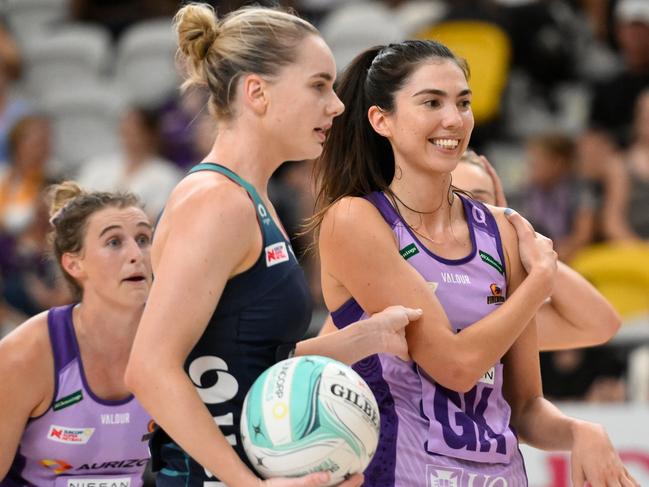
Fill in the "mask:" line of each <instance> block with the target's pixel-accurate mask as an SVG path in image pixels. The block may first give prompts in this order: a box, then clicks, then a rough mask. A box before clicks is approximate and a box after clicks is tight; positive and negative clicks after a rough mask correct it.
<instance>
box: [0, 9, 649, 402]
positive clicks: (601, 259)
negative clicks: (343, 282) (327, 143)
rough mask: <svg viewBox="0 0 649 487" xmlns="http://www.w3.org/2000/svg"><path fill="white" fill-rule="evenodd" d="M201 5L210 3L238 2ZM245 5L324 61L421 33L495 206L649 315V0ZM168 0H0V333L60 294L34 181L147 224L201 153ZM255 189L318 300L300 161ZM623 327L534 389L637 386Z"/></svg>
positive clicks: (554, 392)
mask: <svg viewBox="0 0 649 487" xmlns="http://www.w3.org/2000/svg"><path fill="white" fill-rule="evenodd" d="M209 3H211V4H212V5H214V7H215V8H216V9H217V12H218V13H219V14H225V13H227V12H228V11H230V10H232V9H236V8H238V7H240V6H242V5H245V4H246V3H251V2H243V1H234V0H230V1H217V0H213V1H212V2H209ZM254 3H257V4H265V5H273V4H277V3H280V4H282V5H283V6H288V7H292V8H294V9H295V10H296V11H297V12H298V13H300V14H301V15H302V16H304V17H305V18H307V19H308V20H310V21H312V22H313V23H314V24H315V25H316V26H317V27H318V28H319V29H320V30H321V32H322V35H323V37H324V38H325V40H326V41H327V43H328V44H329V45H330V46H331V48H332V51H333V53H334V56H335V57H336V60H337V64H338V68H339V70H342V69H344V66H345V64H346V63H348V62H349V61H350V60H351V59H352V58H353V56H354V55H355V54H356V53H358V52H360V51H361V50H362V49H364V48H366V47H369V46H372V45H375V44H385V43H389V42H391V41H395V40H400V39H404V38H426V37H432V38H436V39H439V40H441V41H442V42H444V43H445V44H447V45H449V46H450V47H451V48H452V49H454V50H455V51H456V52H458V53H459V54H460V55H462V56H463V57H466V58H467V60H468V61H469V64H470V66H471V71H472V78H471V86H472V89H473V91H474V103H473V106H474V113H475V117H476V129H475V131H474V136H473V138H472V146H473V148H474V149H475V150H477V151H478V152H480V153H482V154H485V155H486V156H487V158H488V159H489V160H490V161H491V162H492V164H493V165H494V166H495V167H496V169H497V170H498V172H499V174H500V176H501V178H502V181H503V184H504V186H505V190H506V192H507V196H508V200H509V202H510V205H511V206H512V207H514V208H516V209H518V210H519V211H520V212H521V213H522V214H523V215H524V216H525V217H527V218H528V219H529V220H530V221H531V222H532V223H533V225H534V226H535V228H536V229H537V231H538V232H540V233H543V234H545V235H547V236H548V237H550V238H552V239H553V241H554V243H555V247H556V249H557V251H558V253H559V256H560V258H561V259H562V260H563V261H565V262H566V263H568V264H570V265H574V267H575V268H576V269H577V270H579V271H580V272H582V273H584V275H585V276H586V277H588V278H589V279H591V280H592V281H593V282H594V283H595V284H596V286H597V287H599V288H600V289H601V290H602V292H604V293H605V295H607V297H610V298H611V300H612V301H613V304H614V305H616V307H617V308H618V311H619V312H620V313H621V314H622V315H623V317H624V318H625V319H626V320H627V321H628V322H631V321H633V320H634V319H636V317H637V316H645V315H643V313H645V314H646V313H647V312H649V250H648V249H649V247H648V246H647V240H648V239H649V0H453V1H451V0H447V1H444V0H384V1H380V0H374V1H361V0H292V1H285V2H284V1H281V2H273V1H271V0H267V1H259V0H257V1H256V2H254ZM177 6H178V2H177V1H171V0H164V1H163V0H111V1H101V0H8V1H6V2H4V3H3V6H2V7H0V19H1V23H0V335H2V334H3V333H6V332H7V331H9V330H10V329H11V328H12V327H13V326H15V325H16V324H17V323H19V322H21V321H22V320H23V319H25V317H26V316H29V315H33V314H35V313H37V312H39V311H41V310H44V309H47V308H49V307H51V306H54V305H58V304H62V303H65V302H68V301H69V300H70V299H71V297H70V294H69V291H68V290H67V288H66V287H65V284H64V283H63V280H62V279H61V278H60V276H58V275H57V272H56V266H55V265H53V264H52V262H51V261H50V260H49V258H48V256H47V252H46V249H47V232H48V228H49V222H48V219H47V213H46V209H45V203H44V198H43V190H44V188H45V187H46V186H47V185H48V184H50V183H52V182H55V181H60V180H62V179H66V178H72V179H75V180H77V181H78V182H79V183H80V184H81V185H82V186H85V187H87V188H91V189H100V190H114V189H129V190H131V191H134V192H135V193H137V194H138V195H140V196H141V197H142V199H143V200H144V202H145V204H146V210H147V212H148V213H149V215H150V216H151V218H152V219H154V220H155V218H157V216H158V214H159V213H160V211H161V210H162V209H163V207H164V203H165V200H166V197H167V196H168V194H169V193H170V191H171V189H172V188H173V186H174V185H175V184H176V183H177V182H178V181H179V180H180V179H181V178H182V176H183V174H184V172H185V171H186V170H187V169H188V168H189V167H190V166H191V165H193V164H194V163H196V162H198V161H200V160H201V159H202V157H203V155H204V154H206V153H207V152H208V151H209V148H210V147H211V144H212V141H213V138H214V134H215V131H216V130H217V129H218V127H216V126H214V124H213V119H212V118H211V117H209V116H208V114H207V113H206V110H207V109H206V98H205V94H204V93H202V92H200V91H192V92H187V93H184V94H181V93H180V92H179V90H178V88H177V87H178V84H179V83H178V79H179V78H178V76H177V74H176V73H177V71H176V68H177V67H176V66H175V64H174V51H175V39H174V37H173V33H172V30H171V28H170V22H171V18H170V16H171V15H172V14H173V12H175V11H176V9H177ZM270 195H271V197H272V199H273V200H274V202H275V203H276V207H277V209H278V212H279V213H280V217H281V218H282V220H283V222H284V223H285V225H286V227H287V229H288V231H289V232H290V233H291V234H292V235H293V239H294V247H295V249H296V251H297V252H299V253H300V255H302V256H303V260H304V262H305V266H306V269H307V270H308V272H309V274H310V281H311V283H312V288H313V295H314V298H315V299H316V302H321V299H322V298H321V295H320V289H319V276H318V273H317V268H318V265H317V262H316V257H314V256H313V255H311V254H308V253H306V250H307V248H308V246H309V243H310V240H309V237H308V236H304V235H301V234H300V229H301V222H302V221H303V220H304V218H306V217H308V216H310V215H311V213H312V211H313V188H312V182H311V171H310V162H309V161H296V162H292V163H290V164H286V165H284V166H283V167H282V168H281V169H280V170H279V171H278V173H277V174H276V175H275V176H274V177H273V180H272V186H271V188H270ZM631 254H632V255H633V259H631V257H629V256H630V255H631ZM638 259H640V260H638ZM616 279H617V281H616ZM619 282H623V284H624V286H628V290H622V291H620V287H619V286H620V284H619ZM607 286H608V288H607ZM611 289H612V290H611ZM625 289H626V288H625ZM606 292H610V294H606ZM616 293H617V294H616ZM632 298H633V299H634V300H633V301H632V300H631V299H632ZM584 313H588V310H584ZM317 320H321V318H316V319H315V321H317ZM320 322H321V321H320ZM317 324H318V323H316V325H317ZM637 326H638V327H644V328H646V329H648V331H647V332H646V333H645V335H642V334H640V337H641V338H638V339H636V340H626V341H625V340H622V341H620V340H618V341H615V342H614V343H613V344H612V345H608V346H604V347H600V348H594V349H587V350H577V351H564V352H556V353H551V354H543V356H542V366H543V378H544V389H545V391H546V394H547V396H549V397H551V398H555V399H568V400H572V399H586V400H593V401H624V400H632V399H636V398H637V397H636V396H637V394H634V393H632V392H631V389H632V387H630V386H629V380H630V379H629V374H631V372H632V371H633V369H634V366H633V364H632V363H630V362H631V361H630V360H629V357H632V356H633V355H634V353H635V354H636V355H637V354H638V353H639V352H641V351H642V349H641V348H639V346H640V345H642V344H643V343H642V341H643V340H644V344H645V345H646V344H647V343H649V338H647V337H649V322H647V320H644V321H642V323H641V324H640V325H637ZM642 337H644V338H642ZM631 352H633V353H631ZM636 368H637V367H636ZM634 373H635V372H634ZM645 379H647V384H648V385H649V378H647V377H645ZM634 380H635V379H634ZM642 399H644V400H649V397H644V398H642Z"/></svg>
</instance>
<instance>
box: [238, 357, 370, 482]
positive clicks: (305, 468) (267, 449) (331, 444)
mask: <svg viewBox="0 0 649 487" xmlns="http://www.w3.org/2000/svg"><path fill="white" fill-rule="evenodd" d="M379 427H380V418H379V409H378V406H377V404H376V399H375V398H374V395H373V394H372V391H371V390H370V388H369V387H368V385H367V384H366V383H365V381H364V380H363V379H362V378H361V377H360V376H359V375H358V374H357V373H356V372H354V370H352V369H351V368H350V367H348V366H347V365H344V364H342V363H340V362H337V361H335V360H332V359H328V358H325V357H319V356H314V355H310V356H305V357H295V358H291V359H288V360H283V361H282V362H279V363H277V364H275V365H273V366H272V367H270V368H269V369H268V370H266V371H265V372H264V373H263V374H261V376H259V378H258V379H257V380H256V381H255V383H254V384H253V385H252V387H251V388H250V390H249V391H248V394H247V395H246V399H245V401H244V404H243V411H242V414H241V437H242V440H243V447H244V450H245V451H246V454H247V455H248V458H249V460H250V463H252V465H253V466H254V467H255V469H257V471H258V472H259V474H260V475H262V476H263V477H265V478H269V477H300V476H302V475H306V474H308V473H312V472H318V471H328V472H330V473H331V483H330V485H335V484H337V483H340V482H341V481H342V480H344V479H345V477H347V476H348V475H350V474H354V473H358V472H362V471H363V470H364V469H365V467H367V465H368V464H369V462H370V460H371V459H372V456H373V455H374V452H375V451H376V445H377V443H378V439H379Z"/></svg>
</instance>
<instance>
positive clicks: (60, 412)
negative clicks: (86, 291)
mask: <svg viewBox="0 0 649 487" xmlns="http://www.w3.org/2000/svg"><path fill="white" fill-rule="evenodd" d="M73 308H74V305H73V304H72V305H68V306H62V307H59V308H52V309H51V310H50V311H49V313H48V315H47V326H48V330H49V335H50V341H51V343H52V352H53V355H54V379H55V384H54V396H53V400H52V403H51V405H50V407H49V408H48V409H47V411H46V412H45V413H43V414H42V415H41V416H39V417H37V418H32V419H30V420H29V422H28V423H27V426H26V427H25V431H24V432H23V436H22V438H21V439H20V444H19V447H18V451H17V453H16V457H15V458H14V461H13V463H12V465H11V468H10V470H9V472H8V474H7V477H6V478H5V479H4V480H2V481H0V486H2V487H18V486H38V487H90V486H93V485H94V486H97V485H110V486H115V487H139V486H141V485H142V473H143V472H144V469H145V467H146V464H147V462H148V459H149V452H148V449H147V440H148V439H149V434H150V431H152V428H153V423H152V422H151V418H150V416H149V415H148V414H147V413H146V411H144V409H142V406H140V404H139V403H138V402H137V400H136V399H135V398H134V397H133V396H129V397H127V398H126V399H123V400H117V401H109V400H104V399H100V398H98V397H97V396H95V394H94V393H93V392H92V390H91V389H90V387H89V386H88V382H87V381H86V376H85V374H84V370H83V364H82V362H81V355H80V353H79V344H78V343H77V339H76V335H75V332H74V327H73V325H72V309H73ZM102 482H103V483H102Z"/></svg>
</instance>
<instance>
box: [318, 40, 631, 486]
mask: <svg viewBox="0 0 649 487" xmlns="http://www.w3.org/2000/svg"><path fill="white" fill-rule="evenodd" d="M467 80H468V68H467V67H466V64H465V63H464V62H463V61H461V60H459V59H457V58H456V57H455V56H454V55H453V54H452V53H451V52H450V51H449V50H448V49H447V48H446V47H445V46H443V45H440V44H438V43H436V42H434V41H405V42H402V43H398V44H390V45H388V46H385V47H377V48H373V49H370V50H367V51H365V52H364V53H362V54H360V55H359V56H358V57H357V58H356V59H355V60H354V61H353V62H352V64H351V65H350V67H349V68H348V69H347V70H346V72H345V73H344V75H343V77H342V80H341V82H340V85H339V88H338V95H339V97H340V98H341V100H342V101H343V103H345V105H346V107H347V108H346V111H345V113H344V114H343V115H341V117H339V118H338V119H336V120H334V123H333V127H332V130H331V132H330V134H329V138H328V140H327V142H326V143H325V148H324V152H323V157H322V159H321V160H320V162H319V171H318V176H319V179H320V183H321V193H320V201H321V203H322V204H323V208H322V210H321V211H320V212H319V213H318V214H316V216H315V217H314V220H313V223H314V225H316V226H319V230H320V231H319V248H320V256H321V260H322V284H323V286H322V287H323V293H324V297H325V301H326V303H327V306H328V307H329V309H330V310H332V317H333V321H334V323H335V327H337V328H344V327H345V326H346V325H347V323H349V322H351V321H354V320H357V319H359V318H362V317H363V316H364V315H365V313H372V312H374V311H375V310H378V309H382V308H383V307H385V306H388V305H390V304H392V303H402V304H404V305H407V306H411V307H416V308H422V309H423V310H424V314H423V316H422V318H421V319H419V320H417V321H415V322H413V323H411V324H410V325H409V326H408V327H407V328H406V338H407V341H408V347H409V351H410V356H411V358H412V361H402V360H400V359H399V358H395V357H389V356H385V355H383V354H377V355H374V356H372V357H369V358H366V359H364V360H361V361H360V362H358V363H357V364H355V368H356V370H357V371H358V372H359V373H361V374H362V375H363V376H364V378H365V379H366V381H367V382H368V383H369V384H370V386H371V387H372V389H373V391H374V393H375V395H376V397H377V400H378V402H379V407H380V409H381V437H380V440H379V447H378V450H377V453H376V455H375V457H374V459H373V460H372V462H371V464H370V465H369V467H368V469H367V470H366V471H365V484H364V485H367V486H373V487H391V486H399V487H417V486H422V487H423V486H426V487H433V486H454V487H455V486H458V487H521V486H525V485H527V476H526V474H525V468H524V465H523V459H522V457H521V454H520V452H519V450H518V440H519V438H520V440H522V441H525V442H527V443H529V444H531V445H533V446H536V447H539V448H543V449H548V450H569V451H571V452H572V468H573V473H572V475H573V481H574V484H575V485H577V486H580V487H582V486H583V484H584V482H585V481H588V482H590V483H591V484H592V485H594V486H598V487H599V486H601V487H604V486H609V485H616V486H620V485H621V486H624V487H628V486H634V485H637V484H636V483H635V481H634V480H633V479H632V478H631V477H630V476H629V474H628V473H627V472H626V470H625V468H624V466H623V465H622V463H621V461H620V459H619V457H618V456H617V454H616V453H615V451H614V450H613V448H612V446H611V443H610V441H609V439H608V437H607V435H606V433H605V432H604V431H603V429H602V428H601V427H600V426H598V425H594V424H590V423H586V422H583V421H577V420H574V419H571V418H568V417H566V416H564V415H563V414H562V413H561V412H560V411H558V410H557V409H556V408H554V407H553V406H552V405H551V404H550V403H549V402H547V401H545V400H544V399H543V396H542V391H541V385H540V384H541V382H540V374H539V364H538V360H539V359H538V343H537V334H536V325H535V322H534V316H535V314H536V312H537V310H538V309H539V307H540V306H541V304H542V303H543V301H544V300H545V299H546V298H547V297H548V295H550V293H551V291H552V287H553V280H554V274H555V271H556V254H554V253H553V251H552V250H551V242H549V241H548V240H547V239H545V238H544V237H541V236H537V235H536V234H535V233H534V231H533V229H532V228H531V227H527V224H525V222H523V221H518V219H519V218H521V217H520V216H519V215H517V214H515V213H513V212H511V211H508V212H507V213H508V214H510V216H509V218H511V219H512V220H514V221H515V222H516V221H517V223H516V224H517V225H519V226H520V225H522V226H523V227H524V228H521V229H520V231H519V232H517V231H515V229H514V228H513V227H512V226H511V225H510V224H509V222H508V221H507V216H506V215H505V213H504V212H503V210H502V209H497V208H493V207H487V206H485V205H483V204H482V203H479V202H476V201H474V200H471V199H469V198H468V197H466V196H463V195H462V194H460V193H458V192H456V191H454V188H452V187H451V176H450V173H451V171H452V170H453V169H454V168H455V166H456V165H457V162H458V160H459V158H460V156H461V155H462V153H463V152H464V150H465V149H466V147H467V145H468V142H469V137H470V134H471V130H472V128H473V115H472V112H471V91H470V89H469V86H468V81H467ZM519 244H520V247H519ZM519 249H520V250H519ZM524 267H525V268H527V269H529V274H527V275H526V273H525V270H524Z"/></svg>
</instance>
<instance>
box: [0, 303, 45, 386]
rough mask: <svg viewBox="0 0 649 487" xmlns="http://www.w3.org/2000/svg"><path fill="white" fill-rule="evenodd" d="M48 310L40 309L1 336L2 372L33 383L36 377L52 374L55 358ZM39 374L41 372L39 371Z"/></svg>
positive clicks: (6, 376)
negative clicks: (34, 314) (48, 325)
mask: <svg viewBox="0 0 649 487" xmlns="http://www.w3.org/2000/svg"><path fill="white" fill-rule="evenodd" d="M47 315H48V311H45V312H43V313H40V314H38V315H36V316H34V317H33V318H30V319H28V320H27V321H25V322H24V323H23V324H21V325H19V326H18V327H17V328H16V329H15V330H13V331H12V332H11V333H9V334H8V335H7V336H6V337H4V338H3V339H2V340H0V376H2V377H3V380H5V379H8V378H11V377H13V378H16V379H18V380H17V381H16V383H19V379H20V378H22V377H24V378H25V379H29V382H30V383H33V380H32V379H33V377H38V376H41V377H42V376H43V375H40V374H41V373H42V374H45V376H46V377H51V376H52V370H53V368H54V358H53V356H52V347H51V344H50V335H49V331H48V328H47ZM36 374H39V375H36Z"/></svg>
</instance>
